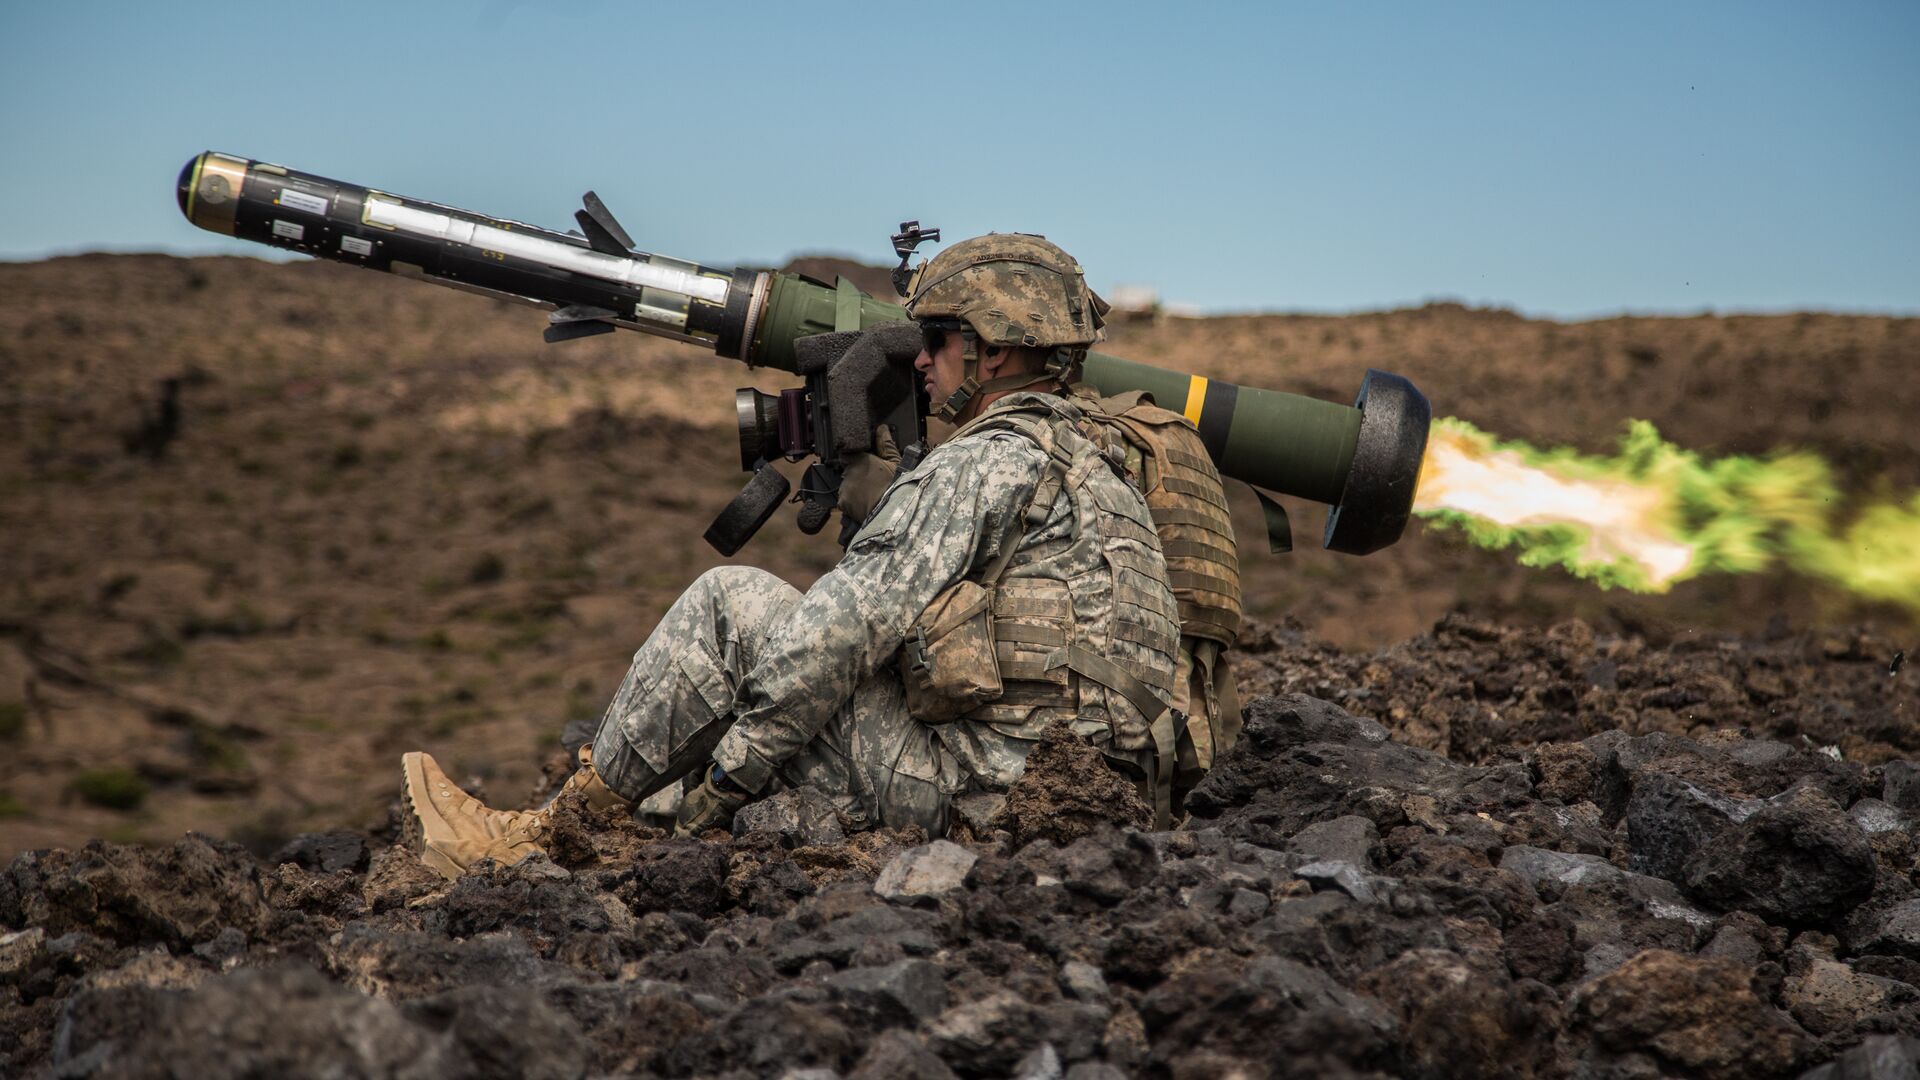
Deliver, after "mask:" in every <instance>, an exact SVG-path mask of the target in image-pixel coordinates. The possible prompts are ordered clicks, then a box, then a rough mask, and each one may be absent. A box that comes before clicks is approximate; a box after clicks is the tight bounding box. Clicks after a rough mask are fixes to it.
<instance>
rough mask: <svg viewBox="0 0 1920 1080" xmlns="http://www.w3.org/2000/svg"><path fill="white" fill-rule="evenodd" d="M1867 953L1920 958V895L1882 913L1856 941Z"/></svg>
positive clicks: (1917, 959)
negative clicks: (1871, 926)
mask: <svg viewBox="0 0 1920 1080" xmlns="http://www.w3.org/2000/svg"><path fill="white" fill-rule="evenodd" d="M1855 947H1856V949H1857V950H1858V951H1860V952H1863V953H1886V954H1890V955H1893V956H1904V957H1906V958H1907V959H1909V960H1916V961H1920V898H1916V899H1911V900H1906V901H1902V902H1901V903H1898V904H1895V905H1894V906H1893V907H1891V908H1888V909H1887V910H1886V911H1884V912H1881V913H1880V914H1879V916H1878V918H1876V919H1875V920H1874V922H1873V928H1872V929H1871V930H1870V931H1869V932H1868V933H1866V934H1864V935H1862V936H1861V938H1860V939H1859V940H1858V941H1857V942H1856V943H1855Z"/></svg>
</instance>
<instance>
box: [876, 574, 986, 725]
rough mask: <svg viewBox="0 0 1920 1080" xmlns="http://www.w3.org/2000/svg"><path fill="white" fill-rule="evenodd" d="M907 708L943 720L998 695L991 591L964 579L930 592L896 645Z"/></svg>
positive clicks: (925, 717)
mask: <svg viewBox="0 0 1920 1080" xmlns="http://www.w3.org/2000/svg"><path fill="white" fill-rule="evenodd" d="M900 674H901V676H902V679H903V681H904V682H905V683H906V688H907V711H908V712H910V713H912V714H913V716H914V717H915V718H917V719H918V720H920V721H921V722H922V723H926V724H945V723H950V722H952V721H954V720H958V719H959V718H960V717H962V716H965V715H966V714H967V713H969V712H972V711H973V710H974V709H976V708H979V707H980V706H981V705H985V704H987V703H988V702H990V701H995V700H997V699H998V698H999V697H1000V695H1001V693H1002V692H1003V691H1004V689H1005V684H1003V683H1002V682H1001V680H1000V665H999V663H998V662H997V661H996V659H995V655H994V642H993V593H992V591H991V590H989V589H987V588H985V587H983V586H982V585H980V584H979V583H978V582H974V581H962V582H960V583H959V584H957V585H955V586H953V587H952V588H950V589H948V590H947V591H945V592H943V593H941V594H940V595H939V596H936V597H934V599H933V603H931V604H929V605H927V610H926V611H924V612H922V613H921V615H920V620H919V622H918V623H916V624H915V625H914V627H913V629H911V630H909V631H908V632H907V641H906V644H905V645H903V646H902V647H901V649H900Z"/></svg>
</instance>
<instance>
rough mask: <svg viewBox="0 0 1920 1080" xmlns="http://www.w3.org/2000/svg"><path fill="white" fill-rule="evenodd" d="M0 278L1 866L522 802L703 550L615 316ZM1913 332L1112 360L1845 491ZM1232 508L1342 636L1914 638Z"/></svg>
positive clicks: (1405, 318) (1387, 324)
mask: <svg viewBox="0 0 1920 1080" xmlns="http://www.w3.org/2000/svg"><path fill="white" fill-rule="evenodd" d="M808 269H809V270H810V272H814V273H832V272H833V269H834V267H833V264H831V263H828V262H821V263H818V264H817V265H815V264H809V266H808ZM0 295H4V296H5V297H6V301H5V302H4V304H0V440H4V442H5V443H6V447H5V452H4V453H3V454H0V559H3V560H4V565H5V566H6V567H7V568H8V571H9V573H8V574H7V580H6V582H5V585H4V587H0V749H4V751H5V752H4V753H0V854H6V853H10V852H13V851H18V850H23V849H26V848H31V847H37V846H42V845H47V844H55V843H58V844H69V845H71V844H77V843H79V842H82V841H83V840H84V839H85V838H87V837H92V836H108V837H113V838H119V839H136V838H145V839H150V840H156V841H167V842H170V841H171V839H172V838H173V837H175V836H177V835H178V834H179V833H180V832H181V831H182V830H183V829H186V828H197V829H200V830H203V831H207V832H210V833H213V834H215V835H222V836H230V837H237V838H240V839H242V840H244V841H246V842H248V843H250V844H252V845H253V846H254V847H255V848H256V850H261V851H265V850H270V849H271V848H272V847H273V846H274V844H276V843H277V842H278V841H279V840H281V839H283V838H284V837H285V836H287V835H289V834H291V833H293V832H296V831H300V830H303V829H310V828H316V827H321V826H329V825H336V824H341V823H352V822H357V821H364V820H368V819H369V818H372V817H376V816H377V815H378V814H379V813H380V811H381V808H382V807H383V806H384V805H385V801H386V799H387V798H388V796H389V795H390V794H391V792H392V790H393V783H394V780H395V778H396V770H395V769H394V768H393V765H394V761H395V758H396V756H397V755H398V754H399V753H400V752H401V751H403V750H406V749H410V748H414V747H416V746H422V745H425V746H430V747H432V748H433V749H434V750H435V751H436V752H438V753H440V754H441V755H442V759H443V760H449V761H450V762H451V763H452V764H453V765H454V767H455V768H456V769H458V770H460V771H461V772H463V773H468V774H476V775H481V776H486V777H489V778H491V779H492V780H493V781H494V782H495V784H496V789H497V790H505V791H513V792H517V791H521V790H524V789H525V788H526V787H527V785H528V784H529V783H530V782H531V780H532V779H533V776H534V769H535V761H536V760H537V757H538V755H539V753H540V752H541V751H542V749H543V748H545V747H547V746H550V745H551V743H552V740H553V738H554V736H555V735H556V734H557V732H558V731H559V730H560V728H561V727H562V725H563V724H564V723H565V722H566V721H567V720H568V719H570V718H576V717H579V716H582V715H585V714H589V713H591V712H593V711H594V710H597V709H598V708H599V706H600V705H601V704H602V702H603V700H604V698H605V697H606V695H607V694H608V692H609V691H610V689H611V687H612V686H613V685H614V684H615V682H616V681H617V679H618V677H619V674H620V672H621V671H622V669H623V666H624V663H625V659H626V657H627V656H629V655H630V654H631V652H632V650H633V649H634V648H635V647H636V646H637V645H638V643H639V642H640V640H641V639H642V637H643V636H644V634H645V633H646V631H647V630H648V628H649V627H650V626H651V625H652V622H653V620H654V619H655V618H656V617H657V615H658V613H659V612H660V611H661V610H662V609H663V607H664V606H665V604H666V603H667V602H668V601H669V600H670V599H671V597H672V596H673V595H675V593H676V592H677V591H678V590H679V589H680V588H681V587H682V586H683V585H684V584H685V583H686V582H687V581H689V580H690V579H691V578H692V577H693V576H694V575H696V574H697V573H699V572H700V571H701V570H703V569H705V568H706V567H708V566H711V565H714V564H716V563H717V562H719V561H720V560H719V559H718V558H717V557H716V556H715V555H714V554H713V553H712V552H711V551H710V550H708V549H707V548H706V547H705V546H704V545H703V544H702V543H701V542H700V540H699V534H700V532H701V531H702V529H703V528H704V527H705V524H706V522H707V521H708V520H709V518H710V517H711V516H712V514H713V513H714V512H715V511H716V510H717V508H718V507H719V506H720V505H721V504H722V503H723V502H724V501H725V500H726V499H727V498H728V497H729V496H730V494H731V492H732V491H733V490H734V488H735V485H737V484H738V483H739V481H740V480H741V479H742V477H741V476H740V474H739V473H738V471H737V468H736V464H737V462H736V461H735V452H734V450H733V443H732V435H731V424H732V412H731V409H732V406H731V391H732V389H733V388H734V387H735V386H738V385H745V384H746V383H747V382H748V381H749V380H748V378H747V376H748V374H749V373H748V372H746V371H745V370H744V369H742V368H740V367H738V366H737V365H735V364H732V363H731V362H726V361H719V360H716V359H714V358H712V357H710V356H706V355H703V354H701V353H699V352H697V351H696V350H693V349H690V348H685V347H681V346H676V345H672V344H670V343H663V342H657V341H654V340H652V339H647V338H644V337H641V336H639V335H635V334H619V335H608V336H604V337H599V338H593V339H588V340H586V341H581V342H575V343H570V344H567V345H564V346H556V347H549V346H546V345H543V344H542V343H541V342H540V340H539V336H538V335H539V329H540V326H541V317H540V315H539V313H538V312H534V311H531V310H529V309H523V308H517V307H512V306H510V305H507V304H504V303H498V302H494V301H488V300H484V299H479V298H476V297H472V296H467V295H464V294H460V293H455V292H451V291H448V290H444V289H440V288H436V287H432V286H426V285H421V284H418V283H414V282H408V281H404V280H400V279H396V278H391V277H386V276H382V275H375V274H368V273H364V272H359V271H353V270H350V269H346V268H341V267H336V266H332V265H328V264H320V263H294V264H268V263H261V262H257V261H253V260H247V259H230V258H221V259H193V260H183V259H174V258H167V257H159V256H86V257H79V258H69V259H57V260H51V261H48V262H43V263H34V264H12V265H5V266H0ZM1917 325H1920V323H1917V322H1916V321H1915V320H1898V319H1879V318H1842V317H1834V316H1824V315H1792V316H1778V317H1766V318H1728V319H1717V318H1691V319H1614V320H1605V321H1600V322H1591V323H1580V324H1558V323H1552V322H1543V321H1531V320H1525V319H1521V318H1518V317H1516V316H1513V315H1511V314H1508V313H1502V312H1497V311H1474V310H1467V309H1463V308H1459V307H1455V306H1447V305H1439V306H1432V307H1427V308H1422V309H1418V310H1410V311H1397V312H1389V313H1382V314H1377V315H1363V316H1353V317H1346V318H1336V317H1320V316H1257V317H1256V316H1248V317H1230V318H1217V319H1203V320H1178V319H1172V320H1165V321H1162V322H1160V323H1158V324H1127V325H1122V326H1117V327H1116V328H1115V333H1114V335H1113V340H1112V342H1111V348H1112V349H1113V350H1114V351H1115V352H1118V353H1120V354H1122V355H1126V356H1130V357H1133V358H1136V359H1140V360H1144V361H1150V362H1155V363H1161V364H1165V365H1168V366H1170V367H1175V368H1181V369H1185V370H1204V371H1207V372H1209V373H1212V374H1215V375H1218V376H1221V377H1226V378H1233V379H1237V380H1240V381H1244V382H1249V383H1256V384H1259V385H1265V386H1271V387H1275V388H1278V389H1285V390H1293V391H1298V392H1303V393H1311V394H1318V395H1322V396H1326V397H1332V398H1346V397H1349V396H1350V395H1351V394H1352V392H1353V391H1354V389H1355V388H1356V387H1357V385H1358V383H1359V379H1360V374H1361V372H1362V371H1363V370H1364V368H1365V367H1367V366H1369V365H1372V366H1377V367H1383V368H1387V369H1390V370H1395V371H1399V372H1402V373H1404V374H1406V375H1408V376H1410V377H1411V378H1413V379H1414V380H1415V381H1416V382H1417V383H1418V384H1419V385H1420V386H1421V387H1422V388H1423V389H1425V391H1426V392H1427V393H1428V394H1429V396H1430V397H1431V398H1432V399H1433V401H1434V402H1435V405H1436V408H1437V409H1438V411H1440V412H1441V413H1451V414H1456V415H1460V416H1464V417H1466V418H1467V419H1470V420H1472V421H1474V422H1476V423H1478V424H1481V425H1483V426H1485V427H1488V428H1491V429H1493V430H1496V431H1500V432H1503V433H1506V434H1510V435H1514V436H1520V437H1526V438H1532V439H1537V440H1541V441H1548V442H1564V443H1571V444H1574V445H1577V446H1581V447H1583V448H1586V449H1590V450H1600V449H1605V448H1606V447H1607V446H1608V445H1609V444H1610V441H1611V439H1612V437H1613V434H1614V432H1615V431H1616V429H1617V426H1618V425H1619V423H1620V421H1621V420H1623V419H1624V418H1626V417H1629V416H1638V417H1646V418H1649V419H1652V420H1654V421H1656V422H1658V423H1659V424H1660V425H1661V427H1662V428H1663V430H1665V431H1667V432H1668V433H1670V434H1671V435H1673V436H1674V437H1676V438H1678V439H1680V440H1681V441H1683V442H1685V443H1687V444H1688V445H1692V446H1696V447H1699V448H1701V449H1704V450H1709V451H1757V450H1763V449H1766V448H1769V447H1773V446H1777V445H1782V444H1787V443H1794V444H1800V445H1808V446H1812V447H1814V448H1816V449H1818V450H1820V451H1822V452H1824V453H1826V454H1827V455H1829V456H1830V457H1831V458H1832V459H1833V460H1835V461H1836V462H1837V463H1839V464H1840V466H1841V467H1842V468H1843V469H1844V470H1845V471H1846V475H1847V476H1848V478H1849V480H1850V482H1851V483H1853V484H1854V485H1855V486H1856V487H1857V488H1858V489H1860V490H1870V489H1873V488H1875V487H1876V486H1884V487H1889V488H1894V489H1904V488H1910V487H1912V486H1914V485H1916V484H1920V447H1917V446H1916V435H1915V431H1914V427H1913V424H1912V417H1913V416H1915V415H1920V390H1916V389H1915V388H1914V382H1913V380H1912V379H1911V377H1910V373H1911V371H1912V370H1913V369H1914V366H1915V362H1916V361H1917V360H1920V329H1916V326H1917ZM169 379H172V380H176V381H175V383H174V386H175V389H174V390H173V391H172V398H173V401H174V408H175V409H176V410H177V422H176V423H175V424H173V425H172V431H173V434H172V436H171V437H170V438H169V437H166V433H167V432H168V431H169V424H168V422H167V421H166V419H165V416H166V412H167V410H166V408H165V407H163V404H162V402H163V400H164V399H165V397H166V395H167V391H166V390H165V388H164V387H165V380H169ZM758 381H759V385H762V386H763V387H768V388H772V387H777V386H779V385H781V381H782V380H781V378H779V377H764V378H761V379H760V380H758ZM1235 500H1236V513H1237V522H1238V524H1239V526H1240V530H1241V535H1242V536H1243V538H1245V540H1246V541H1247V542H1246V544H1245V548H1246V556H1245V559H1246V565H1247V572H1246V580H1247V582H1248V585H1247V594H1248V603H1249V607H1250V608H1251V609H1252V611H1253V612H1254V613H1255V614H1257V615H1260V616H1262V617H1266V618H1275V617H1278V616H1281V615H1283V614H1284V615H1287V616H1290V617H1291V618H1293V619H1296V620H1298V622H1299V624H1300V625H1301V626H1302V627H1303V628H1304V629H1305V630H1307V631H1310V632H1311V633H1313V634H1316V635H1318V636H1319V637H1320V638H1321V639H1324V640H1326V641H1329V642H1331V643H1333V644H1335V645H1338V646H1341V647H1345V648H1351V649H1361V650H1373V649H1378V648H1382V647H1385V646H1388V645H1390V644H1392V643H1395V642H1399V641H1402V640H1405V639H1408V638H1410V637H1411V636H1413V635H1415V634H1418V633H1420V632H1422V631H1424V630H1426V629H1427V628H1429V627H1430V626H1432V625H1433V623H1434V621H1435V620H1436V619H1438V618H1439V617H1440V616H1442V615H1443V614H1445V613H1447V612H1449V611H1452V610H1455V609H1459V610H1462V611H1464V612H1466V613H1469V614H1472V615H1474V616H1479V617H1490V618H1497V619H1498V620H1500V622H1501V623H1502V624H1504V625H1506V626H1510V627H1516V628H1524V627H1528V626H1544V625H1549V624H1551V623H1554V622H1558V621H1560V620H1562V619H1564V618H1566V617H1568V616H1575V615H1577V616H1580V617H1583V618H1585V619H1586V620H1587V621H1588V622H1589V623H1590V624H1591V625H1592V626H1594V627H1595V629H1596V630H1598V631H1600V632H1602V633H1618V632H1621V631H1627V632H1631V633H1635V634H1639V635H1641V636H1642V637H1643V638H1644V639H1645V641H1646V644H1647V647H1649V648H1655V649H1658V648H1662V647H1665V646H1667V645H1668V644H1670V643H1672V642H1674V641H1676V640H1678V641H1681V642H1685V641H1687V640H1688V639H1690V638H1692V637H1694V636H1696V634H1698V633H1708V632H1711V631H1714V630H1721V629H1730V630H1744V631H1747V632H1750V633H1752V632H1758V631H1760V630H1761V629H1762V628H1764V627H1766V626H1767V625H1768V624H1769V622H1770V621H1773V620H1776V619H1780V620H1785V624H1786V625H1787V626H1789V627H1794V628H1804V627H1809V626H1819V625H1828V624H1839V623H1843V622H1844V623H1858V622H1861V621H1863V620H1865V621H1867V622H1869V623H1872V624H1875V625H1877V626H1878V627H1879V628H1880V631H1881V632H1882V633H1883V634H1885V635H1886V638H1887V642H1888V645H1889V647H1890V648H1900V647H1903V646H1904V647H1908V648H1909V649H1910V648H1911V644H1912V639H1913V634H1912V630H1913V627H1912V625H1911V623H1910V622H1907V621H1905V620H1904V619H1903V618H1902V617H1900V616H1899V614H1898V613H1895V612H1888V611H1875V610H1871V609H1864V608H1859V607H1856V606H1854V605H1851V604H1849V603H1847V602H1846V601H1845V599H1844V598H1842V597H1836V596H1833V595H1831V594H1828V593H1825V592H1823V591H1821V590H1818V589H1815V588H1812V587H1810V586H1809V585H1808V584H1807V583H1806V582H1804V581H1800V580H1795V579H1791V578H1784V577H1764V578H1756V579H1750V580H1726V579H1720V580H1707V581H1700V582H1695V583H1691V584H1688V585H1686V586H1683V587H1682V588H1681V589H1679V590H1677V591H1676V593H1675V594H1674V595H1672V596H1669V597H1655V598H1636V597H1627V596H1623V595H1621V594H1617V593H1604V592H1600V591H1597V590H1594V589H1592V588H1590V587H1588V586H1585V585H1582V584H1580V583H1577V582H1573V581H1571V580H1569V579H1567V578H1565V577H1564V576H1562V575H1559V574H1557V573H1545V572H1538V571H1530V570H1524V569H1520V568H1518V567H1515V566H1514V565H1513V564H1512V562H1511V560H1510V559H1509V558H1508V557H1507V556H1504V555H1501V554H1497V553H1486V552H1475V551H1468V550H1464V549H1462V548H1461V547H1460V546H1459V545H1458V544H1457V542H1455V541H1454V540H1452V539H1451V538H1447V537H1430V536H1426V535H1424V534H1423V533H1421V532H1420V531H1419V530H1418V528H1417V527H1416V529H1415V530H1414V532H1413V533H1412V534H1411V535H1410V536H1409V537H1408V538H1407V539H1406V540H1404V541H1403V542H1402V543H1401V544H1400V545H1398V546H1397V547H1395V548H1393V549H1391V550H1389V551H1387V552H1384V553H1381V554H1379V555H1376V556H1372V557H1369V558H1367V559H1351V558H1347V557H1343V556H1335V555H1331V554H1328V553H1325V552H1322V551H1318V550H1302V551H1299V552H1296V553H1294V554H1292V555H1289V556H1285V557H1281V558H1274V557H1270V556H1268V555H1266V554H1265V553H1264V550H1263V545H1261V544H1260V543H1259V542H1258V532H1257V529H1258V525H1257V521H1258V515H1257V509H1256V507H1255V505H1254V503H1253V500H1252V499H1251V497H1250V496H1249V495H1247V494H1246V493H1245V492H1244V490H1242V491H1239V492H1237V493H1236V494H1235ZM1295 510H1296V533H1297V534H1298V535H1300V536H1303V537H1310V536H1313V535H1316V534H1317V532H1318V529H1319V518H1320V514H1319V511H1318V510H1317V509H1316V508H1312V507H1305V506H1298V505H1296V507H1295ZM789 521H790V519H789V518H787V517H785V516H782V517H777V518H776V519H775V521H774V522H773V523H771V524H770V525H769V526H768V528H767V529H766V530H765V531H764V532H763V534H762V535H761V536H760V537H759V538H758V539H756V540H755V541H754V542H753V543H752V544H751V545H749V546H748V548H747V549H746V550H745V551H744V552H743V553H742V556H741V559H742V561H751V562H753V563H756V564H759V565H763V566H766V567H768V568H769V569H772V570H774V571H776V572H778V573H781V574H783V575H786V576H788V577H790V578H792V579H793V580H795V581H797V582H801V583H804V582H806V581H807V580H810V579H811V577H812V576H814V575H815V574H817V573H819V572H820V571H821V570H822V569H824V568H825V567H827V566H829V565H831V562H832V560H833V559H834V557H835V554H836V551H835V549H834V548H833V546H832V544H831V543H830V541H829V540H828V539H827V538H826V537H824V536H822V537H814V538H808V537H803V536H800V535H799V534H798V533H797V532H795V531H794V530H792V529H791V527H790V525H789V524H788V522H789ZM116 807H118V808H116Z"/></svg>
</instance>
